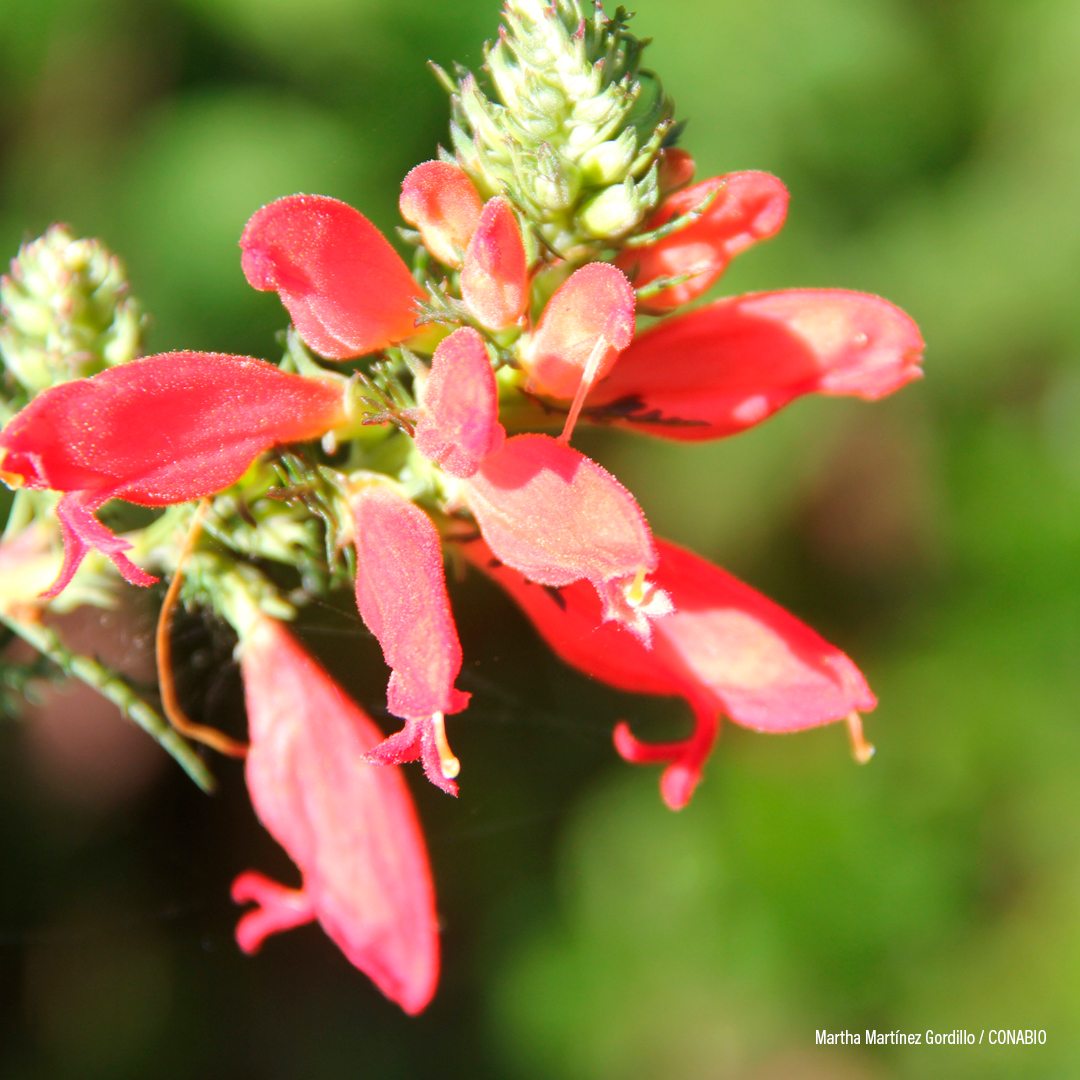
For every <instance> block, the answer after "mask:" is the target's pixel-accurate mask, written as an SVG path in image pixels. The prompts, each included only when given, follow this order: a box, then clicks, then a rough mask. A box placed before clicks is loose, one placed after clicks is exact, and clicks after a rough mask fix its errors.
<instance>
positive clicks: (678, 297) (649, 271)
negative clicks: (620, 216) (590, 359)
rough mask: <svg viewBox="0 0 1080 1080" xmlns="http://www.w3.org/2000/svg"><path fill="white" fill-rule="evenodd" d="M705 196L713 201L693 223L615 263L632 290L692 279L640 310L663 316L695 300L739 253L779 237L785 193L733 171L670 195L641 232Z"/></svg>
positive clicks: (756, 176)
mask: <svg viewBox="0 0 1080 1080" xmlns="http://www.w3.org/2000/svg"><path fill="white" fill-rule="evenodd" d="M714 193H715V194H714ZM710 195H712V201H711V202H709V203H708V206H707V207H706V208H705V210H704V211H703V212H702V214H701V216H700V217H699V218H698V219H697V220H696V221H693V222H691V223H689V224H687V225H685V226H684V227H683V228H681V229H679V230H677V231H676V232H674V233H672V234H671V235H670V236H665V237H664V238H663V239H661V240H657V241H656V243H654V244H649V245H648V246H647V247H642V248H630V249H627V250H626V251H624V252H623V253H622V254H621V255H620V256H619V257H618V259H617V260H616V263H617V265H619V266H621V267H622V268H623V269H624V270H625V271H626V272H627V273H628V274H629V275H630V278H631V280H632V281H633V283H634V288H636V289H640V288H642V287H643V286H645V285H648V284H649V283H650V282H652V281H657V280H659V279H662V278H672V277H682V276H683V275H685V274H691V275H693V276H692V277H690V279H689V280H688V281H684V282H683V283H682V284H680V285H672V286H670V287H669V288H666V289H663V290H661V291H660V292H658V293H655V294H654V295H652V296H650V297H647V298H646V299H643V300H641V301H640V302H639V307H640V308H641V310H642V311H648V312H651V313H653V314H662V313H663V312H666V311H670V310H671V309H672V308H676V307H678V306H679V305H680V304H686V303H689V302H690V301H691V300H693V299H694V298H695V297H698V296H700V295H701V294H702V293H703V292H705V290H706V289H708V288H709V286H711V285H712V284H713V282H715V281H716V279H717V278H719V277H720V275H721V274H722V273H723V272H724V271H725V270H726V269H727V266H728V263H729V262H731V260H732V259H733V258H735V256H736V255H738V254H739V252H740V251H743V250H745V249H746V248H748V247H750V245H751V244H755V243H757V242H758V241H759V240H767V239H768V238H769V237H770V236H774V235H775V234H776V233H778V232H779V231H780V227H781V226H782V225H783V224H784V218H785V216H786V215H787V204H788V193H787V188H785V187H784V185H783V184H782V183H781V182H780V181H779V180H778V179H777V178H776V177H775V176H770V175H769V174H768V173H763V172H737V173H729V174H728V175H727V176H714V177H713V178H712V179H711V180H703V181H702V182H701V183H700V184H695V185H694V186H693V187H689V188H685V189H684V190H683V191H679V192H677V193H676V194H674V195H672V196H671V197H670V198H669V199H667V200H665V202H664V204H663V205H662V206H661V207H660V209H659V210H657V211H656V213H655V214H653V216H652V217H651V218H650V219H649V221H648V222H647V223H646V225H645V229H646V231H653V230H655V229H659V228H661V227H662V226H664V225H666V224H668V222H670V221H672V220H673V219H675V218H678V217H681V216H682V215H684V214H689V213H690V212H691V211H694V210H696V209H697V208H699V207H701V206H702V204H704V203H705V202H706V200H707V199H708V198H709V196H710Z"/></svg>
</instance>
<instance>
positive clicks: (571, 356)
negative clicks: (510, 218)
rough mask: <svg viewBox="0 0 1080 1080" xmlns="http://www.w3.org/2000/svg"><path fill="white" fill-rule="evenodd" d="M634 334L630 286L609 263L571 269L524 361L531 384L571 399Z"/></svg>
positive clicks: (602, 371) (603, 370)
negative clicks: (586, 379) (583, 380)
mask: <svg viewBox="0 0 1080 1080" xmlns="http://www.w3.org/2000/svg"><path fill="white" fill-rule="evenodd" d="M633 336H634V290H633V289H632V288H631V287H630V283H629V282H628V281H627V280H626V276H625V275H624V274H623V273H622V272H621V271H620V270H617V269H616V268H615V267H614V266H612V265H611V264H610V263H599V262H597V263H588V264H587V265H585V266H583V267H581V269H580V270H575V271H574V273H573V274H571V275H570V277H569V278H567V279H566V281H565V282H564V283H563V284H562V285H561V286H560V288H559V290H558V291H557V292H556V293H555V295H554V296H553V297H552V298H551V299H550V300H549V301H548V304H547V307H545V308H544V313H543V314H542V315H541V316H540V322H539V323H538V325H537V327H536V330H535V332H534V333H533V335H532V337H531V339H530V340H529V342H528V344H527V345H526V347H525V350H524V355H523V357H522V365H523V367H524V368H525V370H526V371H527V372H528V374H529V379H530V382H531V384H532V386H533V388H534V389H536V390H538V391H539V392H540V393H543V394H548V395H549V396H551V397H556V398H572V397H573V396H574V395H575V394H576V393H577V390H578V387H579V386H580V385H581V383H582V379H583V378H588V379H589V381H590V383H591V382H595V381H596V380H597V379H601V378H603V376H604V374H605V373H606V372H607V370H608V369H609V368H610V367H611V365H612V364H613V363H614V362H615V358H616V357H617V356H618V354H619V352H620V351H621V350H622V349H625V348H626V347H627V345H629V344H630V340H631V338H633Z"/></svg>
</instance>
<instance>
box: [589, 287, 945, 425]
mask: <svg viewBox="0 0 1080 1080" xmlns="http://www.w3.org/2000/svg"><path fill="white" fill-rule="evenodd" d="M923 347H924V346H923V341H922V337H921V336H920V334H919V328H918V327H917V326H916V325H915V323H914V321H913V320H912V319H911V318H910V317H909V316H908V315H906V314H905V313H904V312H903V311H901V310H900V309H899V308H898V307H895V306H894V305H892V304H890V303H889V302H888V301H887V300H882V299H881V298H880V297H877V296H869V295H867V294H865V293H857V292H848V291H846V290H843V289H790V290H785V291H782V292H772V293H749V294H747V295H745V296H736V297H731V298H730V299H726V300H717V301H716V302H715V303H712V304H707V305H706V306H705V307H703V308H698V309H697V310H696V311H691V312H688V313H687V314H685V315H679V316H676V317H674V318H672V319H669V320H667V321H665V322H662V323H659V324H658V325H657V326H654V327H652V328H650V329H649V330H647V331H645V333H643V334H641V335H639V336H638V337H637V338H636V339H635V341H634V342H633V344H631V346H630V348H628V349H627V350H626V351H625V352H624V353H623V354H622V355H621V356H620V357H619V362H618V363H617V364H616V365H615V367H614V368H613V369H612V371H611V373H610V374H609V375H608V377H607V378H606V379H604V380H603V381H602V382H601V383H599V384H598V385H597V386H595V387H594V388H593V391H592V393H591V394H590V396H589V398H588V400H587V402H586V407H585V414H586V415H587V416H589V417H590V418H592V419H594V420H606V421H610V422H612V423H616V424H618V425H619V426H621V427H630V428H634V429H635V430H637V431H643V432H647V433H648V434H650V435H659V436H663V437H664V438H668V439H680V440H685V441H698V440H703V439H715V438H719V437H721V436H723V435H732V434H734V433H735V432H738V431H742V430H743V429H745V428H748V427H752V426H753V425H754V424H757V423H760V422H761V421H762V420H764V419H766V417H769V416H771V415H772V414H773V413H774V412H776V411H777V410H778V409H780V408H782V407H783V406H784V405H786V404H788V402H790V401H792V400H794V399H795V398H797V397H800V396H802V395H803V394H810V393H819V394H848V395H852V396H856V397H862V398H866V399H868V400H875V399H877V398H880V397H884V396H885V395H886V394H890V393H892V392H893V391H894V390H897V389H899V388H900V387H901V386H903V385H905V384H906V383H908V382H910V381H911V380H912V379H917V378H919V377H920V376H921V375H922V371H921V369H920V367H919V364H920V362H921V361H922V351H923Z"/></svg>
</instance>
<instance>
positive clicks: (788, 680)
mask: <svg viewBox="0 0 1080 1080" xmlns="http://www.w3.org/2000/svg"><path fill="white" fill-rule="evenodd" d="M657 549H658V552H659V564H658V566H657V568H656V571H655V573H654V575H653V576H654V580H655V582H656V584H657V585H658V586H659V587H660V588H662V589H664V590H665V591H666V592H667V593H668V595H669V596H670V597H671V600H672V602H673V604H674V606H675V611H674V613H673V614H670V615H666V616H661V617H660V618H657V619H656V620H655V621H654V623H653V645H652V648H651V649H649V648H646V647H645V646H644V645H642V644H641V643H640V642H639V641H638V640H637V639H635V638H633V637H631V636H630V635H629V634H624V633H622V632H621V631H619V630H617V629H616V628H614V627H612V626H609V625H607V624H604V623H603V622H602V621H601V619H602V613H601V609H600V604H599V602H598V601H597V599H596V597H595V596H594V595H593V594H592V593H591V592H590V591H589V590H588V589H585V588H583V587H582V586H581V585H580V584H577V585H570V586H568V587H565V588H561V589H559V590H558V591H555V590H551V589H542V588H539V587H537V586H536V585H531V584H530V583H529V582H527V581H525V580H524V578H523V577H522V576H521V575H520V574H518V573H516V572H515V571H514V570H513V569H511V568H510V567H509V566H505V565H503V564H502V563H501V562H499V561H498V560H493V559H492V558H491V553H490V551H489V550H488V549H487V548H486V547H485V545H483V543H482V542H475V543H472V544H467V545H465V546H464V550H465V554H466V555H467V556H468V558H469V560H470V561H471V562H472V563H473V564H474V565H476V566H477V567H479V568H480V569H481V570H483V571H484V573H486V574H488V575H489V576H490V577H492V578H493V579H494V580H495V581H497V582H498V583H499V584H500V585H501V586H502V587H503V588H504V589H506V591H507V592H508V593H509V594H510V595H511V596H512V597H513V598H514V600H516V601H517V603H518V604H519V605H520V606H521V608H522V609H523V610H524V611H525V613H526V614H527V615H528V616H529V618H530V619H531V620H532V622H533V624H534V625H535V626H536V628H537V630H538V631H539V632H540V634H541V636H542V637H543V638H544V639H545V641H547V642H548V644H549V645H550V646H551V647H552V649H554V650H555V652H556V653H557V654H558V655H559V656H560V657H561V658H562V659H563V660H565V661H566V662H567V663H568V664H572V665H573V666H574V667H576V668H579V669H580V670H582V671H584V672H585V673H586V674H588V675H591V676H593V677H594V678H597V679H601V680H603V681H604V682H607V683H610V684H611V685H612V686H616V687H618V688H619V689H621V690H630V691H636V692H640V693H649V694H661V695H667V694H671V695H679V696H681V697H684V698H685V699H686V700H687V701H688V702H689V703H690V705H691V707H692V708H693V710H694V714H695V730H694V734H693V735H691V736H690V738H688V739H685V740H681V741H679V742H672V743H664V744H659V745H649V744H646V743H641V742H639V741H638V740H637V739H635V738H634V737H633V735H632V734H631V733H630V731H629V729H628V728H626V727H625V726H620V728H618V729H617V730H616V746H617V748H618V750H619V752H620V753H621V754H623V756H624V757H626V758H627V759H628V760H631V761H637V762H671V765H670V767H669V769H668V770H667V771H666V772H665V775H664V781H663V791H664V797H665V801H667V803H668V805H670V806H672V807H673V808H675V809H677V808H678V807H679V806H681V805H683V804H684V803H685V802H686V800H687V799H688V798H689V797H690V794H691V792H692V791H693V787H694V785H695V784H696V783H697V780H698V778H699V776H700V772H701V766H702V764H703V762H704V760H705V758H706V757H707V755H708V753H709V750H710V749H711V747H712V745H713V743H714V741H715V738H716V733H717V716H718V714H719V713H720V712H724V713H726V714H727V715H728V716H730V717H731V719H732V720H734V721H735V722H736V723H739V724H742V725H744V726H745V727H750V728H754V729H756V730H759V731H769V732H782V731H798V730H800V729H802V728H808V727H815V726H817V725H820V724H827V723H831V722H833V721H836V720H842V719H844V718H846V717H847V716H848V714H849V713H851V712H853V711H860V712H866V711H868V710H870V709H872V708H874V706H875V705H876V704H877V700H876V698H875V697H874V695H873V694H872V693H871V692H870V689H869V687H868V686H867V685H866V681H865V680H864V679H863V677H862V675H861V674H860V673H859V670H858V669H857V668H856V667H855V665H854V664H853V663H852V662H851V661H850V660H849V659H848V658H847V657H846V656H845V655H844V654H843V653H842V652H840V650H839V649H837V648H836V647H835V646H832V645H830V644H829V643H828V642H826V641H825V640H824V639H823V638H821V637H820V636H819V635H818V634H817V633H815V632H814V631H813V630H811V629H810V627H808V626H806V625H805V624H804V623H802V622H800V621H799V620H798V619H796V618H795V617H794V616H793V615H790V614H789V613H788V612H786V611H784V609H783V608H781V607H779V606H778V605H777V604H774V603H773V602H772V601H771V600H768V599H766V597H764V596H762V595H761V594H760V593H759V592H756V591H755V590H754V589H752V588H750V586H749V585H745V584H743V583H742V582H740V581H738V580H737V579H736V578H734V577H732V576H731V575H730V574H728V573H727V572H726V571H724V570H721V569H720V568H719V567H718V566H713V565H712V564H711V563H709V562H706V561H705V560H704V559H701V558H699V557H698V556H696V555H693V554H691V553H690V552H688V551H685V550H683V549H682V548H679V547H676V546H675V545H674V544H670V543H668V542H666V541H663V540H660V541H657Z"/></svg>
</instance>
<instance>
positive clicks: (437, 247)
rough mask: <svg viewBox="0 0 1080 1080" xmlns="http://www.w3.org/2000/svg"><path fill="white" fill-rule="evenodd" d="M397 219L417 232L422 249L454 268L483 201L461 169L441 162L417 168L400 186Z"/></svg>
mask: <svg viewBox="0 0 1080 1080" xmlns="http://www.w3.org/2000/svg"><path fill="white" fill-rule="evenodd" d="M398 205H399V206H400V209H401V216H402V217H403V218H404V219H405V220H406V221H407V222H409V224H410V225H415V226H416V227H417V228H418V229H419V230H420V235H421V237H422V238H423V240H424V246H425V247H426V248H427V249H428V251H430V252H431V254H432V255H434V256H435V258H436V259H438V260H439V261H440V262H443V263H446V265H447V266H452V267H454V268H455V269H457V268H458V267H459V266H461V259H462V256H463V254H464V252H465V248H466V246H467V245H468V243H469V240H470V238H471V237H472V234H473V233H474V232H475V231H476V226H477V224H478V223H479V221H480V211H481V209H482V208H483V202H482V200H481V199H480V196H479V195H478V194H477V192H476V188H474V187H473V184H472V181H471V180H470V179H469V177H468V176H467V174H466V173H465V170H464V169H460V168H458V166H457V165H451V164H449V163H448V162H445V161H425V162H424V163H423V164H422V165H417V166H416V168H415V169H413V170H412V171H411V172H410V173H409V174H408V176H406V177H405V179H404V181H403V182H402V184H401V201H400V203H399V204H398Z"/></svg>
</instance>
